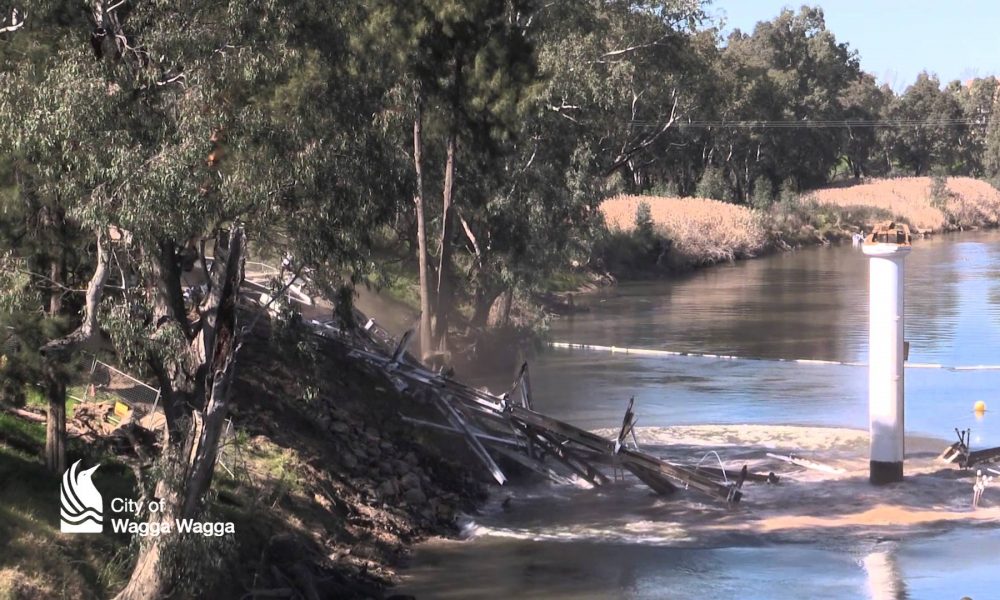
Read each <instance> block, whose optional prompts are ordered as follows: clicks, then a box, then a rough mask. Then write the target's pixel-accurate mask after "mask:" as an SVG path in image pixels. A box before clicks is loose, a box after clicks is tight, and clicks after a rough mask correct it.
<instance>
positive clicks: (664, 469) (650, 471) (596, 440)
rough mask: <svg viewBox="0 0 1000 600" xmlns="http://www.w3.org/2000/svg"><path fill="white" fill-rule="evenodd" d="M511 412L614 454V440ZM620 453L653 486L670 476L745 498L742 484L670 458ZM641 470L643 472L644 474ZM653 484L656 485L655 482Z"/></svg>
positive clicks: (663, 486)
mask: <svg viewBox="0 0 1000 600" xmlns="http://www.w3.org/2000/svg"><path fill="white" fill-rule="evenodd" d="M508 411H510V412H511V414H512V415H513V416H515V417H516V418H518V419H520V420H521V421H523V422H525V423H527V424H529V425H533V426H535V427H537V428H540V429H545V430H548V431H552V432H554V433H557V434H559V435H561V436H563V437H566V438H568V439H569V440H570V441H572V442H574V443H577V444H580V445H582V446H584V447H589V448H591V449H593V450H597V451H599V452H600V451H603V452H606V453H608V454H614V442H612V441H610V440H606V439H604V438H602V437H600V436H598V435H596V434H593V433H591V432H589V431H586V430H583V429H580V428H578V427H574V426H573V425H570V424H568V423H563V422H562V421H559V420H556V419H552V418H551V417H546V416H545V415H541V414H539V413H536V412H534V411H530V410H527V409H524V408H519V407H516V406H510V407H508ZM617 456H619V460H620V461H621V464H622V466H623V467H625V468H627V469H629V470H630V471H632V472H633V473H635V474H636V476H637V477H640V479H642V480H643V481H644V482H646V484H647V485H649V479H650V478H651V477H657V476H659V477H661V478H670V479H674V480H677V481H680V482H681V483H683V484H684V485H685V486H686V487H692V488H694V489H696V490H698V491H700V492H702V493H704V494H706V495H708V496H711V497H713V498H717V499H720V500H724V501H726V502H731V503H735V502H739V500H740V498H741V497H742V491H741V490H740V487H738V486H736V485H728V486H727V485H723V484H720V483H719V482H717V481H716V480H714V479H712V478H710V477H708V476H707V475H703V474H700V473H696V472H694V471H692V470H690V469H686V468H684V467H681V466H679V465H674V464H672V463H668V462H667V461H664V460H661V459H659V458H656V457H655V456H652V455H649V454H646V453H644V452H641V451H638V450H630V449H627V448H622V449H620V450H619V451H618V454H617ZM637 471H642V474H641V475H640V473H638V472H637ZM658 486H659V488H660V489H659V490H657V491H659V492H660V493H669V492H663V491H660V490H667V489H670V488H671V487H673V486H672V484H671V483H670V482H669V481H666V480H664V481H662V482H659V483H658ZM650 487H652V485H651V486H650ZM654 489H656V488H654Z"/></svg>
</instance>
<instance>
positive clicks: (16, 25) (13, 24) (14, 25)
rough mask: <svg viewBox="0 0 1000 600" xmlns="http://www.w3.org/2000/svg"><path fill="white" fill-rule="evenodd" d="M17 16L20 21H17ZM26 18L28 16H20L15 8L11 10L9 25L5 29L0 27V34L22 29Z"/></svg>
mask: <svg viewBox="0 0 1000 600" xmlns="http://www.w3.org/2000/svg"><path fill="white" fill-rule="evenodd" d="M18 16H20V17H21V20H20V21H18V20H17V19H18ZM27 16H28V14H27V13H25V14H24V15H21V14H20V13H18V12H17V9H16V8H15V9H13V10H12V11H11V14H10V25H7V26H5V27H0V33H10V32H14V31H17V30H18V29H20V28H22V27H24V19H25V18H27ZM0 23H2V21H0Z"/></svg>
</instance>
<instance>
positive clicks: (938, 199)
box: [929, 175, 951, 210]
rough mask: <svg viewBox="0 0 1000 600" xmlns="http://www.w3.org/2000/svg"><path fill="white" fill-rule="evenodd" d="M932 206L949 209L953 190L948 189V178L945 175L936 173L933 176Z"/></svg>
mask: <svg viewBox="0 0 1000 600" xmlns="http://www.w3.org/2000/svg"><path fill="white" fill-rule="evenodd" d="M929 193H930V198H931V206H933V207H934V208H937V209H940V210H947V208H948V201H949V200H951V192H949V191H948V178H947V177H945V176H944V175H934V176H933V177H931V187H930V191H929Z"/></svg>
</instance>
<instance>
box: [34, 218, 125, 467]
mask: <svg viewBox="0 0 1000 600" xmlns="http://www.w3.org/2000/svg"><path fill="white" fill-rule="evenodd" d="M109 270H110V265H109V259H108V250H107V248H106V242H105V240H104V236H103V235H102V234H101V232H98V233H97V266H96V267H95V268H94V274H93V276H92V277H91V278H90V283H89V284H88V285H87V295H86V299H85V302H84V307H83V322H82V323H80V326H79V327H77V328H76V330H74V331H73V332H72V333H70V334H69V335H67V336H64V337H61V338H59V339H55V340H52V341H51V342H49V343H47V344H45V345H44V346H43V347H42V348H41V354H42V356H43V357H44V360H45V369H46V375H45V378H46V386H45V387H46V395H47V396H48V400H49V410H48V419H47V420H46V424H45V465H46V466H47V467H48V468H49V470H51V471H53V472H56V473H60V472H62V471H65V470H66V384H65V383H64V382H63V381H62V378H61V376H60V374H59V370H60V366H59V365H60V364H62V363H65V362H66V361H67V359H68V357H69V355H70V354H72V353H73V352H76V351H77V350H79V349H81V348H85V347H88V346H94V345H96V342H97V341H98V339H99V337H100V329H99V328H98V324H97V310H98V307H99V306H100V304H101V298H102V297H103V296H104V284H105V282H107V280H108V272H109Z"/></svg>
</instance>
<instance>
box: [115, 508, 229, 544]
mask: <svg viewBox="0 0 1000 600" xmlns="http://www.w3.org/2000/svg"><path fill="white" fill-rule="evenodd" d="M143 508H147V509H148V510H149V512H150V513H157V512H160V511H162V510H163V501H162V500H151V501H150V502H148V504H147V503H146V502H144V501H142V500H132V499H131V498H115V499H113V500H112V501H111V512H113V513H119V514H121V513H125V514H133V515H134V514H138V513H140V512H141V511H142V509H143ZM174 526H176V531H177V532H178V533H194V534H200V535H204V536H207V537H221V536H223V535H231V534H234V533H236V525H234V524H233V523H232V522H231V521H196V520H194V519H177V521H175V522H174V523H167V522H163V523H157V522H154V523H147V522H145V521H143V522H141V523H140V522H136V521H134V520H132V519H131V518H121V517H119V518H115V517H112V519H111V528H112V529H113V530H114V531H115V533H129V534H132V535H139V536H141V537H146V536H158V535H161V534H164V533H170V532H171V531H174Z"/></svg>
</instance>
